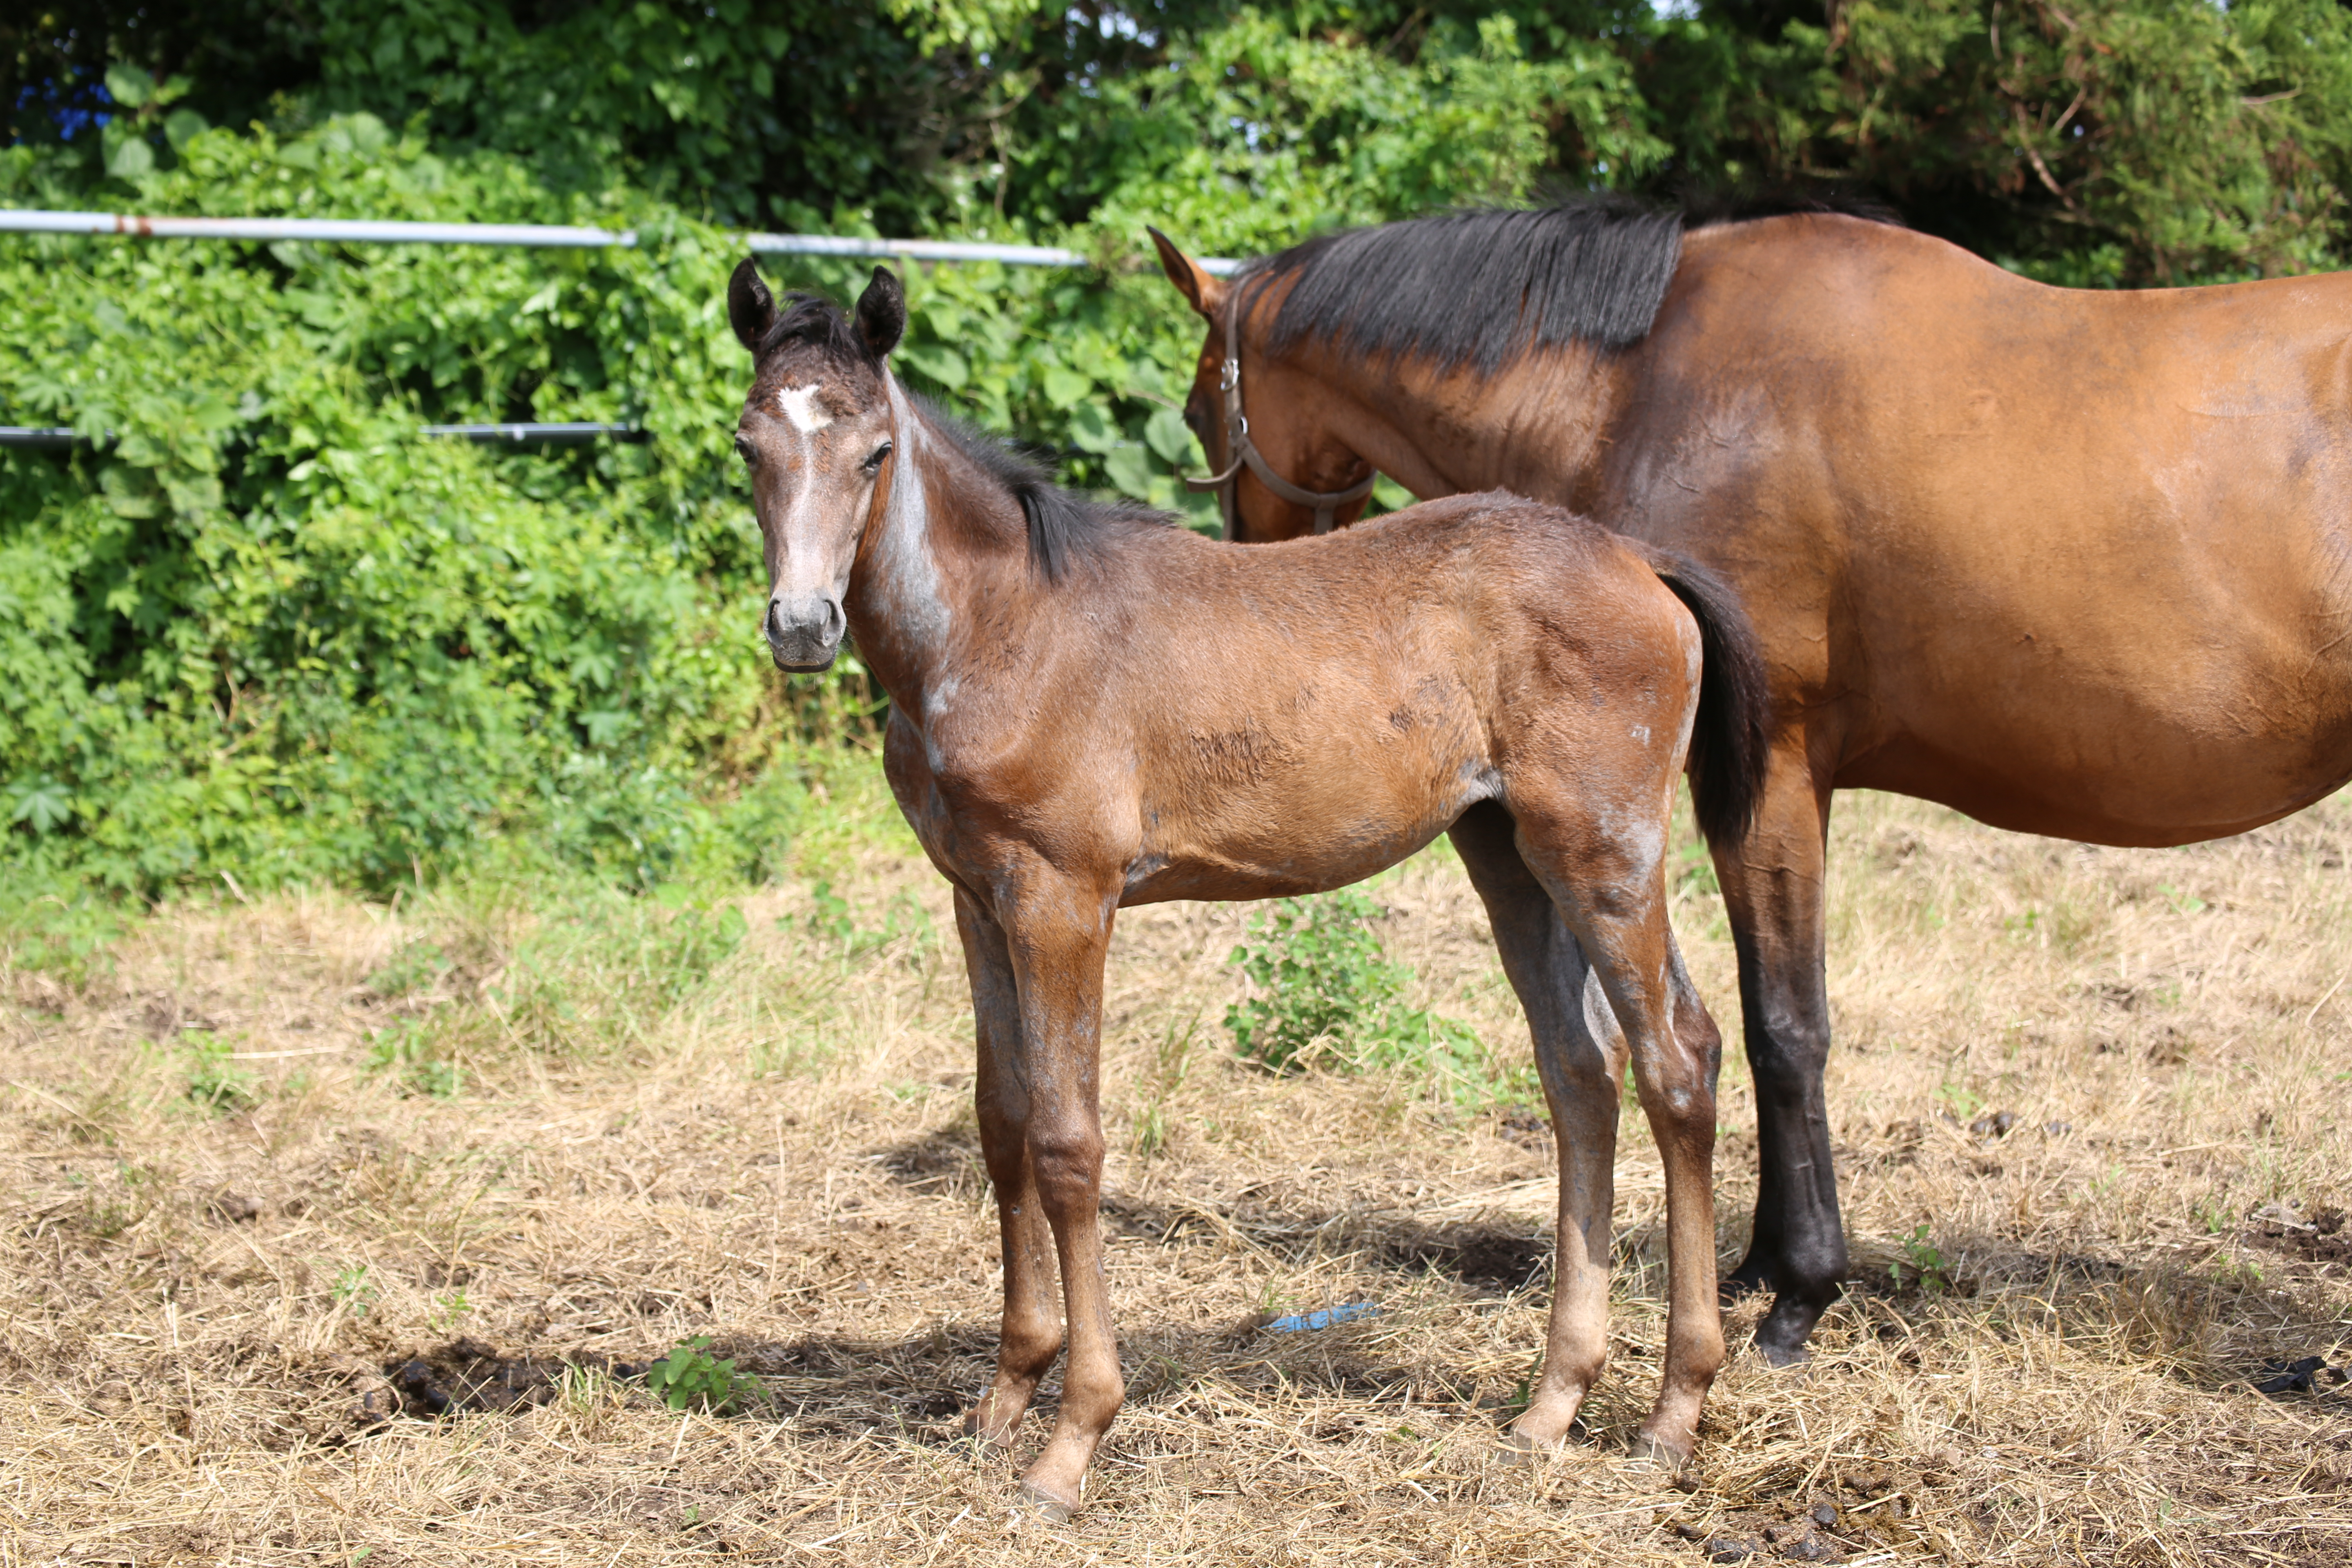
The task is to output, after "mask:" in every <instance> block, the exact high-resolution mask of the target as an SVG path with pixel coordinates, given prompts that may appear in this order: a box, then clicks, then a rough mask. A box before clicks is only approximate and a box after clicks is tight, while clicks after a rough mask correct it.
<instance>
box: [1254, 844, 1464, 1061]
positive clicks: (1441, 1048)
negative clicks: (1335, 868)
mask: <svg viewBox="0 0 2352 1568" xmlns="http://www.w3.org/2000/svg"><path fill="white" fill-rule="evenodd" d="M1385 912H1386V911H1384V910H1381V907H1380V906H1379V905H1378V904H1376V903H1374V902H1372V900H1370V899H1368V898H1366V897H1365V896H1364V895H1363V894H1361V893H1360V892H1357V891H1356V890H1355V889H1351V888H1350V889H1341V890H1339V892H1336V893H1327V894H1325V895H1324V896H1322V897H1321V898H1313V899H1279V900H1276V901H1275V902H1273V903H1271V904H1268V905H1267V906H1266V907H1265V909H1263V910H1260V911H1259V912H1258V913H1257V914H1255V916H1253V917H1252V918H1251V921H1250V924H1249V938H1250V940H1249V941H1247V942H1244V943H1243V944H1242V945H1241V946H1239V947H1236V948H1235V949H1234V952H1233V956H1232V958H1230V959H1229V960H1227V962H1228V963H1234V964H1237V965H1239V966H1240V968H1241V971H1242V973H1244V974H1245V975H1247V976H1248V977H1249V980H1250V984H1251V985H1252V987H1253V989H1254V990H1255V992H1256V994H1255V995H1253V996H1252V997H1250V998H1249V999H1248V1000H1247V1001H1245V1002H1237V1003H1234V1005H1231V1006H1229V1007H1227V1008H1226V1009H1225V1027H1226V1029H1227V1030H1228V1031H1230V1032H1231V1033H1232V1035H1233V1037H1234V1049H1235V1050H1236V1051H1238V1052H1239V1053H1240V1054H1241V1055H1242V1056H1243V1057H1244V1058H1246V1059H1248V1060H1250V1061H1254V1062H1256V1063H1258V1064H1259V1065H1260V1066H1262V1067H1265V1068H1270V1069H1272V1070H1273V1071H1276V1072H1301V1071H1305V1070H1307V1069H1308V1068H1318V1067H1328V1068H1334V1069H1336V1070H1339V1071H1342V1072H1360V1071H1364V1070H1366V1069H1368V1068H1394V1067H1404V1068H1421V1069H1423V1070H1425V1071H1429V1072H1433V1073H1436V1074H1440V1075H1442V1076H1444V1078H1445V1079H1448V1080H1449V1086H1450V1088H1451V1089H1452V1090H1453V1092H1454V1098H1455V1099H1457V1100H1465V1099H1467V1100H1479V1099H1486V1098H1491V1092H1490V1088H1491V1079H1493V1076H1494V1075H1493V1072H1492V1070H1491V1063H1490V1061H1489V1058H1488V1057H1487V1053H1486V1045H1485V1042H1483V1041H1482V1040H1480V1039H1479V1037H1478V1032H1477V1031H1476V1030H1475V1029H1473V1028H1472V1027H1470V1026H1469V1025H1467V1024H1464V1023H1460V1022H1458V1021H1456V1020H1454V1019H1452V1018H1445V1017H1441V1016H1438V1015H1436V1014H1434V1013H1431V1012H1428V1011H1425V1010H1424V1009H1422V1008H1419V1007H1408V1006H1406V1005H1404V1003H1403V1000H1402V997H1403V993H1404V988H1405V985H1406V984H1407V983H1408V982H1409V981H1410V980H1411V979H1412V970H1411V969H1409V968H1408V967H1406V966H1405V965H1404V964H1402V963H1394V962H1392V961H1391V959H1390V958H1389V957H1388V956H1387V954H1386V953H1385V952H1383V951H1382V950H1381V940H1380V938H1379V936H1377V935H1376V934H1374V932H1373V931H1372V929H1371V922H1372V921H1376V920H1378V919H1380V918H1381V916H1382V915H1383V914H1384V913H1385Z"/></svg>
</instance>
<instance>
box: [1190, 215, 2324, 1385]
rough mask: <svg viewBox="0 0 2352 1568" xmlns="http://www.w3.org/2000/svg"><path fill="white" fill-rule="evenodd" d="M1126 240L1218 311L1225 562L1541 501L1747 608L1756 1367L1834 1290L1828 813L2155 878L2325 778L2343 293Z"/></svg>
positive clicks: (1215, 450) (1510, 226)
mask: <svg viewBox="0 0 2352 1568" xmlns="http://www.w3.org/2000/svg"><path fill="white" fill-rule="evenodd" d="M1154 239H1155V241H1156V242H1157V243H1158V245H1159V247H1160V258H1161V260H1162V262H1163V264H1164V265H1165V267H1166V268H1167V270H1168V274H1169V277H1170V279H1171V280H1172V281H1173V282H1174V283H1175V284H1176V286H1177V288H1178V289H1181V291H1182V292H1183V294H1184V296H1185V298H1186V299H1188V300H1191V301H1192V305H1193V308H1194V309H1195V310H1198V311H1199V312H1200V313H1201V314H1202V316H1204V317H1205V318H1207V320H1208V321H1209V331H1208V337H1207V341H1206V342H1205V343H1204V345H1203V347H1202V353H1201V361H1200V370H1199V375H1198V378H1197V380H1196V383H1195V385H1194V388H1193V393H1192V402H1191V405H1190V406H1189V408H1188V410H1187V413H1188V415H1189V416H1190V418H1191V420H1192V426H1193V428H1194V429H1195V431H1196V432H1198V433H1199V435H1200V436H1201V437H1202V441H1203V442H1204V443H1205V445H1206V447H1207V449H1208V452H1209V454H1210V457H1211V458H1212V459H1213V465H1214V466H1215V467H1217V468H1224V469H1225V470H1226V482H1227V483H1228V484H1229V485H1230V486H1231V489H1230V490H1229V492H1228V496H1227V503H1228V506H1229V509H1230V512H1229V515H1230V516H1231V517H1232V518H1233V520H1234V522H1235V523H1236V524H1238V535H1239V537H1243V538H1246V539H1254V540H1276V539H1284V538H1287V537H1289V536H1291V535H1293V534H1297V533H1299V532H1302V531H1307V530H1308V529H1309V528H1311V527H1312V526H1313V524H1314V521H1315V511H1316V510H1317V508H1318V505H1329V504H1330V503H1331V500H1332V499H1333V497H1334V492H1337V493H1338V494H1339V495H1345V493H1346V492H1347V491H1349V489H1352V488H1353V487H1354V486H1356V485H1358V484H1360V483H1361V482H1362V481H1364V480H1365V479H1367V477H1368V476H1369V473H1370V470H1371V469H1374V468H1377V469H1379V470H1381V471H1383V472H1386V473H1388V474H1390V475H1391V476H1392V477H1394V478H1395V479H1397V480H1398V481H1399V482H1400V483H1402V484H1403V485H1404V486H1405V488H1406V489H1410V490H1412V492H1413V493H1414V494H1415V495H1418V496H1422V497H1434V496H1444V495H1448V494H1452V493H1454V492H1456V491H1462V490H1484V489H1510V490H1516V491H1517V492H1519V493H1521V494H1524V495H1530V496H1538V497H1542V498H1544V499H1546V500H1556V501H1559V502H1562V503H1564V504H1566V505H1569V506H1571V507H1573V508H1575V509H1576V510H1579V511H1580V512H1582V513H1585V514H1586V515H1589V516H1591V517H1592V518H1594V519H1596V520H1598V521H1601V522H1602V523H1604V524H1606V525H1607V526H1609V527H1611V528H1613V529H1617V530H1620V531H1623V532H1625V533H1628V534H1631V535H1633V537H1636V538H1639V539H1643V540H1645V541H1649V542H1654V543H1656V544H1659V545H1662V546H1664V547H1665V548H1667V549H1670V550H1674V551H1675V552H1681V553H1684V554H1686V555H1688V556H1690V557H1692V558H1695V559H1696V560H1698V561H1701V562H1704V563H1706V564H1708V565H1710V566H1712V567H1713V568H1714V569H1715V570H1716V571H1717V572H1718V573H1719V574H1722V575H1723V576H1724V577H1725V578H1727V579H1728V580H1729V581H1730V582H1731V583H1732V584H1733V585H1734V586H1735V587H1736V588H1737V589H1738V592H1739V595H1740V596H1741V599H1742V601H1743V602H1744V603H1745V604H1746V605H1747V607H1748V612H1749V614H1750V615H1751V616H1753V617H1754V619H1755V625H1756V628H1757V632H1758V635H1759V637H1760V638H1761V639H1762V641H1763V644H1764V648H1765V654H1766V658H1767V659H1768V661H1769V665H1770V667H1771V679H1772V687H1773V697H1774V708H1775V720H1774V734H1773V741H1772V747H1771V763H1770V769H1769V778H1768V781H1767V783H1766V785H1765V794H1764V800H1763V803H1762V805H1761V807H1760V808H1759V821H1758V826H1757V831H1756V832H1755V833H1754V834H1752V835H1751V836H1750V837H1748V839H1747V840H1746V841H1745V843H1744V844H1742V845H1739V846H1736V847H1735V846H1726V845H1722V844H1718V845H1717V846H1716V850H1715V861H1716V867H1717V873H1718V875H1719V876H1720V878H1721V880H1722V885H1723V889H1724V895H1725V898H1726V900H1727V904H1728V906H1729V910H1730V915H1731V921H1732V930H1733V934H1734V939H1735V941H1736V942H1737V944H1738V955H1739V981H1740V999H1741V1001H1742V1003H1743V1004H1744V1006H1745V1011H1746V1024H1747V1028H1746V1033H1747V1046H1748V1062H1749V1064H1750V1065H1751V1067H1752V1068H1753V1069H1754V1074H1755V1080H1756V1105H1757V1126H1758V1142H1759V1157H1760V1161H1761V1166H1762V1169H1761V1180H1760V1184H1759V1190H1758V1194H1757V1201H1756V1223H1755V1229H1754V1232H1753V1237H1752V1240H1751V1242H1750V1244H1749V1247H1748V1256H1747V1258H1746V1260H1745V1261H1744V1262H1743V1263H1742V1264H1741V1265H1740V1267H1739V1268H1738V1270H1737V1271H1736V1272H1735V1273H1734V1274H1733V1276H1732V1277H1731V1279H1730V1280H1729V1281H1727V1284H1730V1285H1734V1286H1737V1285H1741V1284H1747V1285H1769V1286H1771V1287H1773V1288H1775V1289H1776V1290H1777V1293H1778V1294H1777V1300H1775V1302H1774V1304H1773V1307H1772V1310H1771V1312H1770V1313H1769V1316H1768V1317H1767V1318H1766V1320H1765V1321H1764V1322H1763V1324H1762V1325H1761V1327H1760V1328H1759V1331H1758V1335H1757V1338H1758V1342H1759V1346H1760V1348H1761V1349H1762V1350H1763V1352H1764V1353H1765V1355H1766V1356H1767V1357H1768V1358H1769V1359H1771V1360H1772V1361H1774V1362H1776V1363H1785V1362H1788V1361H1791V1360H1794V1359H1796V1358H1798V1357H1799V1356H1801V1354H1802V1353H1803V1347H1804V1342H1805V1340H1806V1338H1807V1336H1808V1335H1810V1334H1811V1332H1812V1329H1813V1325H1814V1323H1815V1322H1816V1321H1818V1320H1819V1318H1820V1316H1821V1313H1822V1310H1823V1309H1824V1308H1825V1307H1826V1306H1827V1305H1828V1303H1829V1302H1830V1301H1831V1300H1833V1299H1834V1297H1835V1294H1836V1291H1837V1289H1838V1284H1839V1281H1840V1280H1841V1279H1842V1278H1843V1275H1844V1273H1845V1270H1846V1249H1845V1237H1844V1232H1843V1228H1842V1226H1841V1225H1840V1222H1839V1215H1838V1207H1837V1186H1836V1180H1835V1177H1834V1175H1833V1173H1832V1168H1831V1163H1830V1131H1829V1121H1828V1116H1827V1112H1826V1110H1825V1109H1824V1106H1823V1102H1822V1066H1823V1062H1824V1060H1825V1058H1827V1056H1828V1052H1829V1044H1830V1014H1829V1000H1828V996H1827V993H1826V987H1825V982H1824V978H1823V973H1822V958H1823V933H1822V850H1823V840H1824V837H1825V835H1826V832H1827V829H1828V824H1829V814H1830V795H1831V792H1832V790H1835V789H1882V790H1893V791H1895V792H1898V793H1901V794H1904V795H1917V796H1921V797H1923V798H1925V799H1928V800H1935V801H1940V802H1942V803H1944V804H1945V805H1951V806H1954V807H1957V808H1958V809H1959V810H1961V811H1964V812H1967V813H1968V814H1969V815H1970V816H1975V817H1977V818H1979V819H1980V820H1982V821H1985V822H1988V823H1991V824H1993V825H1994V826H2000V827H2009V828H2016V829H2020V830H2022V831H2025V832H2032V833H2046V834H2052V835H2057V836H2061V837H2069V838H2076V839H2088V840H2091V841H2094V842H2097V843H2105V844H2135V845H2162V844H2183V843H2189V842H2192V841H2194V840H2198V839H2203V838H2211V837H2219V836H2221V835H2223V834H2230V833H2237V832H2241V831H2242V830H2244V829H2246V828H2250V827H2253V826H2258V825H2260V824H2262V823H2264V822H2268V821H2271V820H2273V818H2276V817H2279V816H2284V815H2285V814H2287V813H2288V812H2291V811H2294V810H2296V809H2298V808H2300V807H2302V806H2304V805H2309V804H2310V803H2311V802H2313V801H2315V800H2317V799H2319V798H2320V797H2321V796H2323V795H2327V794H2328V793H2329V792H2330V791H2332V790H2334V789H2336V787H2337V786H2338V785H2339V784H2343V783H2344V782H2345V780H2346V778H2347V775H2352V573H2347V566H2352V276H2342V275H2339V276H2336V277H2323V278H2304V279H2282V280H2277V281H2270V282H2258V283H2243V284H2232V285H2230V286H2227V287H2217V288H2204V289H2178V290H2164V291H2151V292H2144V293H2094V292H2084V291H2076V290H2071V289H2051V288H2045V287H2043V286H2042V285H2040V284H2037V283H2032V282H2029V281H2027V280H2026V279H2021V278H2018V277H2015V276H2012V275H2011V274H2010V273H2008V272H2005V271H2002V270H2001V269H2000V268H1996V267H1992V266H1990V265H1988V264H1987V263H1985V262H1983V261H1980V260H1979V259H1977V258H1975V257H1973V256H1970V255H1969V254H1968V253H1967V252H1965V251H1963V250H1960V249H1958V248H1956V247H1953V246H1950V245H1947V244H1945V243H1944V242H1942V241H1941V240H1937V239H1930V238H1928V237H1925V236H1923V235H1918V234H1915V233H1911V232H1909V231H1907V230H1906V229H1903V228H1900V227H1897V226H1892V225H1890V224H1886V223H1882V222H1872V221H1864V219H1862V218H1860V217H1856V216H1841V215H1837V214H1833V213H1829V212H1810V213H1793V214H1783V215H1781V216H1766V217H1757V218H1751V219H1747V220H1743V221H1719V222H1698V221H1694V220H1690V219H1687V218H1685V216H1683V215H1679V214H1671V213H1664V214H1662V213H1655V212H1646V211H1643V210H1640V209H1634V208H1628V207H1624V206H1621V205H1583V206H1569V207H1564V208H1559V209H1554V210H1550V211H1545V212H1508V213H1505V212H1490V213H1476V214H1459V215H1452V216H1443V217H1434V218H1423V219H1417V220H1413V221H1409V222H1404V223H1399V224H1391V225H1388V226H1383V227H1380V228H1372V229H1365V230H1360V231H1356V232H1353V233H1349V234H1344V235H1339V236H1336V237H1329V238H1326V239H1320V240H1316V241H1313V242H1310V243H1308V244H1306V245H1302V246H1300V247H1297V248H1296V249H1293V250H1290V251H1287V252H1286V253H1284V254H1282V255H1280V256H1276V257H1274V258H1269V259H1266V260H1263V261H1259V262H1255V263H1252V264H1250V265H1249V266H1247V267H1246V268H1244V270H1243V271H1242V272H1241V274H1240V275H1239V276H1238V277H1237V278H1236V279H1234V281H1233V282H1232V283H1231V284H1230V285H1229V284H1228V283H1226V282H1225V281H1223V280H1221V279H1217V278H1213V277H1211V276H1210V275H1208V274H1207V273H1206V272H1204V271H1202V268H1200V267H1199V266H1198V265H1197V264H1196V263H1194V262H1192V261H1191V260H1189V259H1188V258H1185V257H1184V256H1183V255H1182V254H1181V252H1179V251H1178V250H1177V249H1176V247H1174V246H1172V245H1171V244H1170V243H1169V242H1168V241H1167V240H1166V239H1165V238H1164V237H1160V236H1158V235H1157V234H1155V235H1154ZM1228 361H1231V362H1233V363H1232V364H1231V366H1230V367H1229V366H1228V363H1227V362H1228ZM1228 389H1230V390H1228ZM1244 405H1245V407H1246V415H1245V422H1243V420H1244V415H1243V410H1244ZM1261 475H1269V476H1271V478H1272V479H1273V480H1274V485H1273V486H1272V487H1269V485H1268V484H1267V483H1266V482H1265V479H1262V478H1261ZM1283 490H1295V491H1297V492H1298V493H1297V494H1296V495H1290V496H1286V495H1285V494H1283V493H1280V491H1283ZM1360 505H1361V503H1360V500H1349V501H1347V502H1345V503H1344V504H1342V505H1340V506H1339V507H1338V508H1337V510H1338V512H1339V515H1340V517H1341V519H1342V520H1343V521H1344V520H1345V519H1346V518H1348V517H1352V516H1353V515H1355V513H1356V512H1357V511H1358V510H1360ZM1335 613H1337V612H1336V611H1335Z"/></svg>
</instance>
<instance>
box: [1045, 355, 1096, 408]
mask: <svg viewBox="0 0 2352 1568" xmlns="http://www.w3.org/2000/svg"><path fill="white" fill-rule="evenodd" d="M1094 389H1095V384H1094V380H1093V378H1092V377H1090V376H1085V375H1080V374H1078V373H1077V372H1076V371H1074V370H1072V369H1071V368H1070V367H1069V366H1067V365H1066V364H1057V365H1055V366H1053V367H1052V368H1050V369H1049V370H1047V371H1046V372H1045V401H1046V402H1048V403H1050V404H1052V405H1054V406H1055V407H1056V408H1068V407H1070V406H1071V405H1074V404H1076V402H1077V401H1078V399H1080V398H1082V397H1084V396H1086V395H1087V394H1088V393H1090V392H1092V391H1093V390H1094Z"/></svg>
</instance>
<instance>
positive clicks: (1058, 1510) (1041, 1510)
mask: <svg viewBox="0 0 2352 1568" xmlns="http://www.w3.org/2000/svg"><path fill="white" fill-rule="evenodd" d="M1021 1501H1022V1504H1023V1506H1024V1507H1025V1508H1027V1509H1028V1510H1030V1511H1031V1512H1032V1513H1034V1514H1035V1515H1036V1516H1037V1517H1038V1518H1039V1519H1042V1520H1044V1521H1045V1522H1046V1523H1047V1524H1067V1523H1069V1522H1070V1515H1072V1514H1074V1513H1076V1512H1077V1511H1078V1500H1077V1499H1076V1498H1072V1499H1070V1500H1068V1501H1066V1502H1065V1501H1064V1500H1062V1499H1060V1498H1057V1497H1055V1495H1054V1494H1053V1493H1051V1492H1049V1491H1047V1490H1046V1489H1045V1488H1043V1487H1041V1486H1039V1485H1037V1484H1036V1483H1035V1482H1034V1481H1023V1482H1022V1483H1021Z"/></svg>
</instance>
